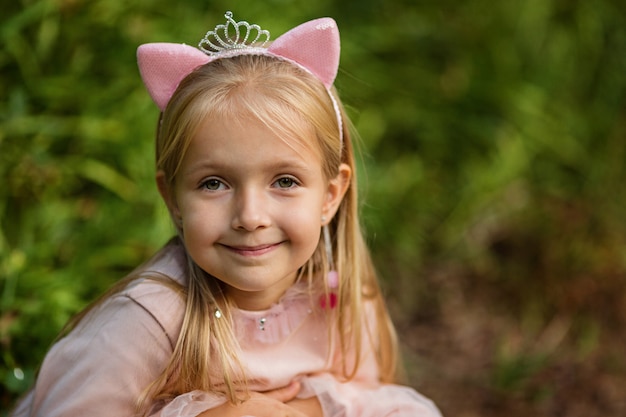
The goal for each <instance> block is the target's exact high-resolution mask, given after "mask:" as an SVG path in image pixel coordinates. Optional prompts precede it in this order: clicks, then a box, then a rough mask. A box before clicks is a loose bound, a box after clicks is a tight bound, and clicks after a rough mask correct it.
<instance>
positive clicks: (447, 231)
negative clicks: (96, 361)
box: [0, 0, 626, 409]
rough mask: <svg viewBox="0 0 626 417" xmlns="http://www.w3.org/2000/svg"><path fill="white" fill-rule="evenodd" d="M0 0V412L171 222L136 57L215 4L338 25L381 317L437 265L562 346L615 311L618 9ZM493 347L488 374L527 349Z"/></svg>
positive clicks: (178, 34) (439, 291)
mask: <svg viewBox="0 0 626 417" xmlns="http://www.w3.org/2000/svg"><path fill="white" fill-rule="evenodd" d="M0 5H1V8H0V9H1V10H2V12H1V16H0V45H1V46H0V74H1V77H0V175H1V178H2V185H0V346H1V351H2V355H1V357H0V409H2V408H6V407H8V406H9V405H10V404H11V403H12V402H13V401H14V400H15V398H16V396H17V395H19V394H20V393H21V392H23V391H24V390H25V389H26V388H27V387H28V386H29V385H30V383H31V382H32V378H33V375H34V373H35V371H36V368H37V366H38V364H39V363H40V361H41V359H42V357H43V355H44V353H45V351H46V350H47V349H48V347H49V345H50V343H51V342H52V340H53V339H54V337H55V335H56V334H57V333H58V331H59V329H60V328H61V326H62V325H63V324H64V323H65V322H66V320H67V319H68V318H69V317H70V316H71V315H72V314H74V313H76V312H77V311H78V310H79V309H81V308H82V307H83V306H84V305H85V304H86V303H87V302H89V301H90V300H92V299H93V298H94V297H95V296H97V294H99V293H101V292H102V291H103V290H104V289H105V288H106V287H108V286H109V285H110V284H111V283H112V282H114V281H115V280H117V279H119V278H120V277H122V276H123V275H124V274H125V273H126V272H128V271H129V270H131V269H132V268H133V267H135V266H136V265H138V264H139V263H141V262H142V261H143V260H145V259H146V258H147V257H148V256H149V255H150V254H151V253H153V252H154V251H155V250H156V249H157V248H158V247H159V246H160V245H162V244H163V243H164V242H165V241H166V240H167V238H168V237H169V236H170V235H171V234H172V228H171V226H170V224H169V219H168V216H167V213H166V210H165V209H164V207H163V205H162V204H161V202H160V201H159V198H158V194H157V192H156V188H155V186H154V181H153V176H154V167H153V166H154V163H153V136H154V128H155V125H156V118H157V110H156V108H155V106H154V105H153V104H152V102H151V101H150V99H149V97H148V95H147V94H146V92H145V90H144V87H143V85H142V84H141V81H140V79H139V76H138V73H137V69H136V62H135V50H136V47H137V46H138V45H139V44H141V43H145V42H155V41H168V42H184V43H188V44H195V43H196V42H197V40H198V39H199V38H200V37H201V36H202V35H203V34H204V32H205V31H206V30H208V29H210V28H212V27H214V25H216V24H217V23H221V22H222V20H223V19H222V16H223V13H224V11H225V10H232V11H233V12H234V15H235V17H236V18H238V19H246V20H249V21H253V22H255V23H259V24H260V25H261V26H263V27H265V28H268V29H270V30H271V31H272V33H273V34H280V33H283V32H284V31H285V30H287V29H289V28H291V27H293V26H294V25H295V24H298V23H301V22H303V21H305V20H308V19H311V18H315V17H319V16H324V15H329V16H333V17H334V18H335V19H336V20H337V21H338V24H339V28H340V31H341V32H342V45H343V50H342V62H341V70H340V74H339V77H338V79H337V87H338V89H339V90H340V93H341V94H342V97H343V99H344V102H345V103H346V104H347V105H348V106H349V112H350V114H351V115H352V117H353V120H354V122H355V124H356V126H357V128H358V130H359V132H360V134H361V136H362V141H363V145H364V146H363V149H364V151H363V154H362V158H361V164H362V168H363V172H362V174H363V190H364V197H365V198H364V201H365V205H364V207H363V221H364V223H365V225H366V228H367V230H368V235H369V238H370V241H371V246H372V249H373V251H374V255H375V259H376V261H377V264H378V266H379V269H380V271H381V275H382V277H383V279H384V281H385V288H386V289H387V292H388V294H389V298H390V300H391V302H392V305H393V306H394V311H396V312H397V314H398V315H399V316H400V317H405V318H406V317H409V318H410V317H417V316H420V315H424V314H437V312H438V311H440V310H441V309H442V305H443V304H444V303H445V302H446V301H447V299H446V297H445V294H446V293H445V291H444V289H445V286H446V285H447V284H446V283H445V282H443V283H442V282H441V280H438V279H437V276H440V275H441V274H439V273H438V272H440V271H450V270H452V271H455V272H454V273H453V274H449V275H451V276H452V277H453V278H446V279H456V280H457V285H459V286H460V288H462V290H463V291H466V292H467V293H468V294H474V295H476V297H477V299H478V300H483V301H484V302H485V303H489V308H490V309H492V310H491V311H493V312H494V313H496V314H505V315H509V316H511V317H513V318H515V319H519V320H522V321H524V322H529V321H530V322H536V323H543V322H544V320H546V319H548V318H550V317H552V316H553V315H555V314H559V315H565V316H567V317H572V318H574V319H575V326H574V329H575V330H576V331H577V332H578V333H577V335H578V336H576V337H578V339H577V340H578V342H577V343H579V344H580V346H582V347H581V349H582V348H584V346H588V344H589V343H590V342H589V340H592V342H591V343H592V344H593V343H594V342H593V341H594V340H597V337H598V336H589V335H597V333H598V332H600V333H601V332H610V331H612V330H613V329H616V328H621V327H623V326H624V324H626V314H624V313H625V312H626V311H625V307H624V305H626V304H625V303H624V301H625V300H624V298H625V296H624V289H625V287H626V283H625V281H626V278H625V276H626V264H625V261H626V253H625V249H624V248H625V246H624V240H625V239H626V222H625V221H624V207H626V181H624V179H625V174H626V173H625V169H626V168H625V167H626V164H625V162H626V140H625V139H626V117H624V116H625V112H626V106H625V104H626V101H625V96H626V77H625V74H626V29H625V28H626V3H623V2H621V1H618V0H596V1H566V0H526V1H521V0H512V1H502V2H492V1H490V0H468V1H448V0H446V1H437V2H413V1H409V0H385V1H383V0H359V1H356V0H350V1H341V2H331V1H330V0H319V1H316V2H289V1H285V0H268V1H263V2H259V1H252V0H245V1H243V0H242V1H238V2H237V3H236V4H230V2H227V1H219V0H218V1H211V2H208V1H205V2H203V1H197V0H195V1H194V0H181V1H177V2H171V1H164V0H153V1H148V0H138V1H126V0H92V1H81V0H19V1H13V0H0ZM446 276H448V275H446ZM425 311H428V312H430V313H424V312H425ZM536 327H541V324H537V325H536ZM590 337H591V339H589V338H590ZM585 343H586V344H587V345H586V344H585ZM592 347H593V346H592ZM587 349H589V347H587ZM501 360H502V366H500V367H499V368H498V369H497V370H496V372H495V374H494V384H495V385H499V386H502V387H505V388H506V387H514V386H515V385H516V380H518V379H519V378H522V377H523V376H519V375H526V374H527V373H528V372H532V371H533V370H534V369H535V368H538V367H541V364H542V363H543V359H542V358H534V357H530V356H528V357H526V356H524V355H523V354H520V355H519V356H515V357H513V358H511V357H506V358H502V359H501ZM529 364H530V365H529ZM442 397H445V393H444V394H442Z"/></svg>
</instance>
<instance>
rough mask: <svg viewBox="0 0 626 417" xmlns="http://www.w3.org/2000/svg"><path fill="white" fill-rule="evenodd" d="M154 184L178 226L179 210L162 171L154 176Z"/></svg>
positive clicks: (172, 191)
mask: <svg viewBox="0 0 626 417" xmlns="http://www.w3.org/2000/svg"><path fill="white" fill-rule="evenodd" d="M156 183H157V188H158V189H159V194H161V198H163V201H164V202H165V205H166V206H167V209H168V210H169V212H170V215H171V216H172V219H174V222H175V223H176V224H179V223H180V222H179V219H180V218H181V217H180V210H179V209H178V203H177V202H176V196H175V195H174V190H173V189H172V186H171V185H170V183H169V182H168V181H167V179H166V177H165V173H164V172H163V171H162V170H159V171H158V172H157V174H156Z"/></svg>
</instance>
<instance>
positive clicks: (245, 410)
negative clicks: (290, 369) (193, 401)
mask: <svg viewBox="0 0 626 417" xmlns="http://www.w3.org/2000/svg"><path fill="white" fill-rule="evenodd" d="M299 391H300V383H299V382H296V381H294V382H292V383H291V384H289V385H287V386H285V387H283V388H278V389H275V390H272V391H266V392H251V393H250V398H248V399H247V400H246V401H244V402H242V403H240V404H236V405H233V404H231V403H225V404H222V405H221V406H219V407H215V408H212V409H210V410H207V411H205V412H204V413H202V414H200V415H198V417H243V416H254V417H310V416H312V417H317V415H316V414H311V415H309V414H306V413H307V412H308V410H309V408H306V407H310V406H311V404H309V401H308V400H297V399H296V395H298V392H299ZM314 399H315V398H314ZM302 401H307V403H306V404H304V403H302ZM315 401H316V402H317V399H315ZM292 402H293V404H294V405H293V406H292V405H291V403H292ZM317 403H318V406H319V402H317ZM320 410H321V408H320ZM320 413H321V411H320ZM321 415H322V414H319V416H321Z"/></svg>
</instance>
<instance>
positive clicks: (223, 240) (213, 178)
mask: <svg viewBox="0 0 626 417" xmlns="http://www.w3.org/2000/svg"><path fill="white" fill-rule="evenodd" d="M307 132H310V137H307V138H303V140H302V141H291V142H290V143H286V142H285V141H284V140H282V139H281V138H279V137H278V136H276V134H275V133H273V132H272V131H271V130H270V129H268V128H267V127H266V126H265V125H263V124H262V123H260V122H259V121H256V120H251V119H250V120H247V121H245V122H241V123H240V122H238V121H235V122H229V121H228V120H222V119H220V118H217V119H208V120H206V121H205V122H204V123H203V124H201V125H200V128H199V129H198V131H197V133H196V135H195V136H194V137H193V138H192V140H191V143H190V146H189V148H188V150H187V152H186V155H185V158H184V159H183V163H182V166H181V169H180V171H179V174H178V175H177V177H176V181H175V185H174V186H173V189H169V188H168V187H167V186H166V185H165V181H164V178H163V174H162V173H159V174H158V178H157V179H158V182H159V188H160V190H161V193H162V194H163V196H164V198H165V200H166V203H167V204H168V207H169V208H170V210H171V212H172V214H173V216H174V217H175V218H179V219H180V220H181V223H180V224H181V225H182V230H183V240H184V242H185V246H186V248H187V251H188V253H189V255H190V256H191V257H192V259H193V260H194V261H195V262H196V264H198V266H200V267H201V268H202V269H204V270H205V271H206V272H207V273H209V274H211V275H212V276H214V277H216V278H218V279H219V280H221V281H222V282H223V283H225V284H226V288H227V294H228V295H229V296H230V297H231V298H232V299H233V300H234V302H235V303H236V304H237V305H238V306H239V307H240V308H242V309H247V310H261V309H266V308H268V307H270V306H271V305H272V304H273V303H275V302H277V301H278V299H279V298H280V297H281V296H282V294H283V293H284V292H285V291H286V290H287V288H289V287H290V286H291V285H292V284H293V283H294V281H295V278H296V274H297V271H298V269H299V268H300V267H301V266H303V265H304V264H305V263H306V261H307V260H308V259H309V258H310V257H311V256H312V255H313V253H314V252H315V250H316V248H317V245H318V242H319V239H320V230H321V229H320V228H321V226H322V224H323V221H322V218H325V219H326V222H328V221H330V219H331V218H332V217H333V215H334V214H335V212H336V210H337V208H338V206H339V204H340V202H341V199H342V197H343V195H344V193H345V191H346V189H347V187H348V183H349V178H350V168H349V167H348V166H347V165H344V164H342V166H341V167H340V170H339V175H338V176H337V177H336V178H332V179H330V180H328V179H326V178H325V177H324V175H323V173H322V161H321V154H320V151H319V149H318V147H317V145H316V141H317V139H316V137H315V134H314V132H313V130H312V129H308V130H307ZM301 142H305V143H308V145H303V144H302V143H301Z"/></svg>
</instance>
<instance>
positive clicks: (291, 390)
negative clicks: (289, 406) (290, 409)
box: [263, 381, 300, 403]
mask: <svg viewBox="0 0 626 417" xmlns="http://www.w3.org/2000/svg"><path fill="white" fill-rule="evenodd" d="M299 392H300V382H298V381H292V382H291V383H290V384H289V385H286V386H284V387H282V388H277V389H275V390H272V391H266V392H264V393H263V394H265V395H267V396H268V397H270V398H273V399H275V400H277V401H280V402H282V403H286V402H288V401H291V400H293V399H294V398H296V395H298V393H299Z"/></svg>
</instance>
